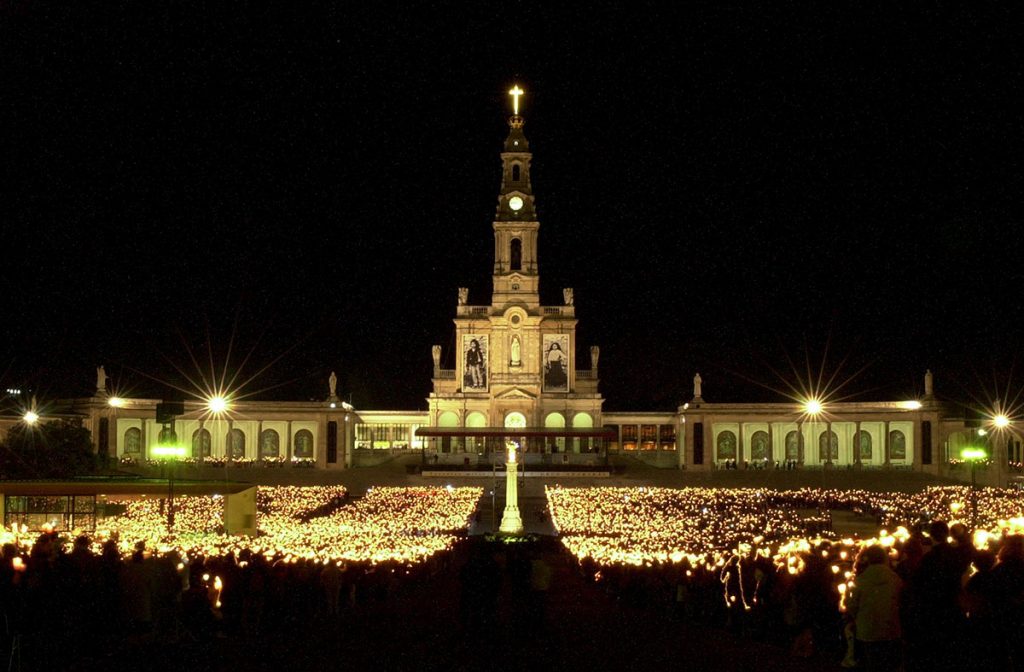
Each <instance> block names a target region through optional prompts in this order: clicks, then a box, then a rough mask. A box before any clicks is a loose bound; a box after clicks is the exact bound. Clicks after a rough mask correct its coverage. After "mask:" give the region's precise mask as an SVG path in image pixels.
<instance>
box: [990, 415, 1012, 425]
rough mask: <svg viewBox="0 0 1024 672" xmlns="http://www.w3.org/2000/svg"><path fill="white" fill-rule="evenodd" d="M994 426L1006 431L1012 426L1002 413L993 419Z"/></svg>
mask: <svg viewBox="0 0 1024 672" xmlns="http://www.w3.org/2000/svg"><path fill="white" fill-rule="evenodd" d="M992 424H993V425H995V426H996V428H997V429H1006V428H1007V427H1009V426H1010V419H1009V418H1008V417H1006V416H1005V415H1003V414H1002V413H1000V414H999V415H997V416H996V417H994V418H992Z"/></svg>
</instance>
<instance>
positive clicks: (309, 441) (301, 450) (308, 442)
mask: <svg viewBox="0 0 1024 672" xmlns="http://www.w3.org/2000/svg"><path fill="white" fill-rule="evenodd" d="M292 454H293V455H294V456H295V457H300V458H303V459H309V458H311V457H313V432H311V431H309V430H308V429H300V430H299V431H297V432H296V433H295V447H294V450H293V451H292Z"/></svg>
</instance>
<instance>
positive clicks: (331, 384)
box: [327, 371, 338, 400]
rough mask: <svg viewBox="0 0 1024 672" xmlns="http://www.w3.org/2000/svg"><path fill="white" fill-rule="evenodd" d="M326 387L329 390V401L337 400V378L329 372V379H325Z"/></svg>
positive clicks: (332, 372)
mask: <svg viewBox="0 0 1024 672" xmlns="http://www.w3.org/2000/svg"><path fill="white" fill-rule="evenodd" d="M327 387H328V388H329V389H330V390H331V397H330V398H331V399H332V400H333V399H337V398H338V376H337V374H335V373H334V371H331V377H330V378H328V379H327Z"/></svg>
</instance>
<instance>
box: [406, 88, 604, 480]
mask: <svg viewBox="0 0 1024 672" xmlns="http://www.w3.org/2000/svg"><path fill="white" fill-rule="evenodd" d="M510 93H511V94H512V95H514V96H515V99H516V101H517V102H516V109H518V96H519V95H521V94H522V92H521V90H519V89H518V87H516V88H515V89H513V91H512V92H510ZM523 124H524V121H523V118H522V117H521V116H519V115H518V114H513V116H512V117H510V118H509V134H508V137H507V138H506V139H505V143H504V147H503V151H502V152H501V166H502V171H501V187H500V189H499V192H498V202H497V210H496V213H495V217H494V222H493V225H492V230H493V235H494V264H493V268H492V275H491V278H492V283H493V290H492V292H491V296H490V301H489V302H488V303H484V304H472V303H470V301H469V296H468V290H467V289H465V288H461V289H459V293H458V305H457V306H456V314H455V320H454V322H455V348H456V350H455V352H454V353H443V352H442V350H441V346H438V345H435V346H434V347H433V353H432V354H433V381H432V382H433V389H432V391H431V393H430V396H429V397H428V399H427V403H428V425H429V427H430V428H434V429H435V430H438V429H439V430H442V431H441V432H440V433H442V434H444V433H445V431H450V434H446V435H441V436H439V435H437V433H435V434H433V435H431V436H430V438H429V439H428V440H427V441H426V443H425V445H424V447H425V449H426V450H427V451H428V453H430V454H431V456H432V460H433V461H434V462H438V461H440V462H444V461H446V460H447V458H446V456H448V455H455V454H458V455H460V457H457V458H455V459H454V461H457V462H462V461H464V460H466V459H468V456H480V455H490V454H492V453H494V452H501V453H503V452H504V438H503V437H501V436H498V435H497V434H499V433H500V430H502V429H527V430H531V431H530V432H529V433H528V434H524V436H523V437H521V438H523V439H524V440H522V441H521V443H523V444H524V445H523V446H522V448H523V450H524V452H525V453H527V454H529V453H533V454H537V453H542V454H549V455H551V454H556V453H560V454H562V455H563V456H568V455H594V454H596V453H598V452H599V450H600V448H599V445H598V444H599V443H600V440H599V439H598V438H596V437H594V436H581V434H586V433H587V432H594V431H595V428H600V427H601V426H602V421H603V418H602V415H601V405H602V403H603V399H602V398H601V395H600V394H599V393H598V389H597V388H598V377H597V360H598V356H599V350H598V349H597V347H591V348H589V349H588V351H587V352H588V355H587V357H586V358H585V359H584V360H583V362H580V361H578V360H577V351H578V350H579V348H578V347H577V342H576V306H575V301H574V297H573V290H572V289H571V288H565V289H563V290H562V303H561V304H560V305H542V304H541V301H540V295H539V286H540V263H539V260H538V254H537V236H538V232H539V229H540V222H539V221H538V219H537V213H536V209H535V202H534V192H533V184H532V181H531V179H530V164H531V161H532V158H533V156H532V154H531V152H530V146H529V143H528V142H527V139H526V136H525V135H524V133H523ZM445 354H447V355H448V360H449V361H453V362H454V368H442V366H441V361H442V356H443V355H445ZM581 364H582V366H581ZM474 430H480V431H479V432H478V433H476V434H474ZM485 430H489V431H485ZM573 430H576V431H573ZM422 433H423V434H427V433H426V432H422ZM574 434H575V435H574ZM527 457H528V455H527V456H524V459H526V458H527ZM563 459H564V458H563ZM578 459H581V460H583V461H586V458H578Z"/></svg>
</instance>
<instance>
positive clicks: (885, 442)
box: [882, 420, 892, 468]
mask: <svg viewBox="0 0 1024 672" xmlns="http://www.w3.org/2000/svg"><path fill="white" fill-rule="evenodd" d="M889 449H890V446H889V421H888V420H886V421H885V422H883V423H882V451H883V454H884V455H885V466H886V468H889V466H891V464H892V462H891V460H890V457H889Z"/></svg>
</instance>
